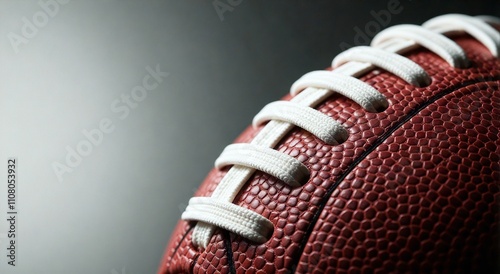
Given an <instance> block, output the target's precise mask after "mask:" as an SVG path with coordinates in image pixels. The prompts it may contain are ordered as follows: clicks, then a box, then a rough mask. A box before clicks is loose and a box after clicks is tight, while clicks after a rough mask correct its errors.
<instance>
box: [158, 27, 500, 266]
mask: <svg viewBox="0 0 500 274" xmlns="http://www.w3.org/2000/svg"><path fill="white" fill-rule="evenodd" d="M451 38H452V39H453V41H455V42H456V43H457V44H458V45H459V46H460V47H461V48H462V49H463V50H464V51H465V53H466V55H467V57H468V59H469V60H470V62H471V64H470V66H469V67H468V68H466V69H457V68H453V67H451V66H450V65H449V64H448V63H446V62H445V61H444V60H443V59H441V58H440V57H438V56H437V55H435V54H434V53H431V52H430V51H428V50H426V49H424V48H419V49H415V50H412V51H410V52H409V53H407V54H405V55H404V56H405V57H407V58H409V59H410V60H412V61H414V62H415V63H417V64H418V65H420V66H421V67H422V68H423V69H424V70H425V71H426V72H427V73H428V74H429V76H431V78H432V83H431V84H430V85H428V86H426V87H422V88H418V87H415V86H412V85H410V84H408V83H406V82H405V81H403V80H402V79H400V78H398V77H397V76H395V75H393V74H391V73H388V72H386V71H384V70H382V69H375V70H372V71H370V72H369V73H367V74H365V75H363V76H362V77H360V79H361V80H363V81H365V82H366V83H368V84H370V85H371V86H373V87H374V88H376V89H377V90H378V91H379V92H380V93H382V94H383V95H384V96H385V97H386V98H387V100H388V102H389V107H388V108H387V109H386V110H384V111H382V112H377V113H372V112H367V111H365V110H364V109H362V108H361V107H360V106H359V105H357V104H356V103H354V102H353V101H352V100H350V99H348V98H346V97H343V96H342V95H339V94H335V95H333V96H330V97H329V98H328V99H327V100H326V101H324V102H322V103H321V104H320V105H319V106H318V107H317V108H316V109H317V110H319V111H321V112H322V113H325V114H327V115H328V116H330V117H332V118H333V119H335V120H337V121H339V122H340V123H341V124H342V125H344V126H345V127H346V128H347V130H348V132H349V138H348V139H347V140H346V141H345V142H343V143H341V144H339V145H327V144H325V143H324V142H322V141H320V140H319V139H318V138H317V137H315V136H314V135H312V134H311V133H309V132H307V131H305V130H303V129H300V128H298V127H295V128H294V129H293V130H292V131H291V132H289V133H288V134H287V135H286V136H285V137H284V138H283V139H282V140H281V142H280V143H279V145H278V146H276V147H275V149H277V150H278V151H281V152H284V153H286V154H288V155H290V156H293V157H295V158H297V159H299V160H300V161H301V162H302V163H303V164H305V165H306V166H307V168H308V169H309V171H310V174H311V175H310V178H309V180H308V181H307V182H306V183H305V184H304V185H303V186H301V187H296V188H292V187H290V186H287V185H286V184H284V183H283V182H281V181H279V180H278V179H276V178H274V177H272V176H270V175H268V174H266V173H263V172H260V171H256V172H255V173H254V174H253V175H252V177H251V178H250V179H249V180H248V182H247V183H246V185H245V186H244V188H243V189H242V190H241V191H240V192H239V194H238V196H237V197H236V199H235V200H234V201H233V203H234V204H236V205H239V206H241V207H244V208H249V209H251V210H253V211H255V212H257V213H259V214H261V215H262V216H264V217H266V218H268V219H269V220H270V221H271V222H272V223H273V225H274V232H273V234H272V236H271V238H270V239H269V240H268V241H267V242H265V243H263V244H255V243H252V242H249V241H247V240H245V239H243V238H241V237H239V236H237V235H235V234H233V233H229V232H227V231H224V230H221V229H219V230H217V231H216V233H215V234H214V236H213V237H212V238H211V242H210V243H209V245H208V247H207V248H206V249H202V248H198V247H195V246H193V244H192V242H191V237H192V230H193V228H194V225H195V222H186V221H182V220H181V221H179V223H178V224H177V227H176V228H175V230H174V233H173V235H172V238H171V240H170V243H169V244H168V246H167V248H166V251H165V254H164V257H163V260H162V262H161V265H160V270H159V273H325V272H327V273H331V272H337V273H344V272H349V273H390V272H416V273H422V272H423V273H432V272H435V273H450V272H453V273H461V272H465V273H492V272H491V271H493V270H494V269H498V258H497V257H498V247H499V239H498V230H499V227H498V221H499V214H498V209H499V202H500V196H499V182H500V167H499V155H500V150H499V145H500V141H499V139H500V138H499V137H500V136H499V135H500V134H499V129H500V94H499V92H500V88H499V85H500V61H499V60H498V59H497V58H495V57H494V56H492V54H491V53H490V52H489V51H488V49H486V48H485V46H484V45H482V44H481V43H480V42H478V41H477V40H475V39H474V38H472V37H470V36H468V35H465V34H462V35H459V36H453V37H451ZM284 93H285V91H284ZM289 99H290V96H289V95H288V96H285V97H284V98H283V100H289ZM261 128H262V127H258V128H253V127H248V128H247V129H246V130H245V131H244V132H243V133H242V134H241V136H239V137H238V138H237V139H236V140H235V143H247V142H250V141H251V140H252V138H253V137H254V136H255V135H256V134H257V133H258V132H259V130H260V129H261ZM227 170H228V168H224V169H222V170H217V169H213V170H212V171H211V172H210V173H209V174H208V176H207V178H206V179H205V180H204V182H203V183H202V185H201V186H200V188H199V189H198V191H197V193H195V196H210V195H211V193H212V192H213V191H214V189H215V187H216V186H217V185H218V183H219V182H220V180H221V179H222V177H223V176H224V174H225V173H226V172H227Z"/></svg>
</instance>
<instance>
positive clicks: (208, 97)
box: [0, 0, 500, 274]
mask: <svg viewBox="0 0 500 274" xmlns="http://www.w3.org/2000/svg"><path fill="white" fill-rule="evenodd" d="M54 1H55V0H41V1H40V2H39V1H14V0H12V1H7V0H2V1H0V30H1V32H0V35H1V37H2V39H0V41H1V42H0V125H1V126H0V163H3V164H2V166H1V167H0V181H1V182H2V183H0V217H1V218H0V248H1V249H0V255H1V256H0V273H55V274H57V273H113V274H117V273H120V274H125V273H126V274H132V273H153V272H154V271H156V269H157V266H158V263H159V261H160V257H161V255H162V253H163V249H164V247H165V245H166V243H167V241H168V239H169V236H170V233H171V232H172V230H173V227H174V225H175V223H176V222H177V219H178V218H179V217H180V214H181V212H182V209H183V207H184V206H185V204H186V203H187V201H188V199H189V198H190V197H191V196H192V194H193V191H194V189H195V188H196V187H197V186H198V184H199V183H200V182H201V181H202V180H203V178H204V176H205V174H206V173H207V172H208V171H209V169H210V168H211V167H212V165H213V161H214V160H215V158H216V157H217V156H218V155H219V153H220V152H221V151H222V149H223V148H224V146H225V145H227V144H229V143H230V142H231V141H232V140H233V139H234V138H236V136H237V135H238V134H239V132H241V131H242V130H243V129H244V128H245V127H246V126H247V125H248V124H249V123H250V121H251V119H252V117H253V115H255V114H256V113H257V112H258V111H259V110H260V109H261V108H262V107H263V106H264V105H265V104H266V103H268V102H271V101H273V100H277V99H279V98H280V97H282V96H283V95H284V94H285V93H286V92H288V89H289V87H290V85H291V84H292V83H293V81H294V80H296V79H297V78H298V77H300V76H301V75H302V74H304V73H306V72H308V71H311V70H316V69H322V68H325V67H327V66H329V64H330V62H331V60H332V58H333V57H334V56H335V55H336V54H337V53H339V52H340V50H341V45H342V43H345V44H349V45H355V44H358V42H360V43H363V42H364V41H363V40H364V38H359V37H361V36H367V37H369V38H371V36H372V35H371V34H370V32H372V30H376V29H377V28H378V27H380V26H381V25H394V24H399V23H415V24H420V23H422V22H424V21H425V20H426V19H429V18H431V17H433V16H436V15H439V14H443V13H451V12H459V13H467V14H472V15H477V14H496V15H497V16H498V15H499V10H500V6H499V4H498V1H425V2H422V1H416V0H412V1H410V0H400V1H399V4H397V3H395V1H396V0H384V1H352V0H351V1H309V2H306V1H285V0H281V1H248V0H242V1H239V0H232V1H231V0H220V1H214V2H212V1H204V2H202V1H131V0H129V1H118V0H104V1H83V0H72V1H68V0H58V1H59V2H54ZM214 3H215V6H217V7H215V6H214ZM224 5H226V6H224ZM227 5H228V6H227ZM388 5H389V7H388ZM391 5H395V6H394V7H395V8H394V7H393V6H391ZM224 7H225V8H226V9H227V10H226V11H223V12H222V13H221V11H219V13H218V12H217V9H224ZM391 7H392V8H391ZM391 10H392V11H391ZM394 11H396V12H394ZM388 12H389V14H390V15H391V16H390V19H389V18H388V17H385V19H380V18H379V19H378V20H377V16H379V15H380V14H386V15H387V13H388ZM44 14H45V15H44ZM374 14H378V15H374ZM380 16H381V15H380ZM30 24H31V26H30ZM366 27H368V30H367V29H366ZM359 32H362V33H363V34H359ZM357 36H358V40H356V39H357ZM157 66H159V69H160V70H161V71H164V72H166V73H168V76H166V77H163V78H160V80H161V83H157V84H158V85H156V84H155V83H154V77H151V76H149V77H150V78H148V79H147V81H146V85H147V87H149V88H150V89H151V90H150V91H147V92H146V93H141V92H142V91H143V90H141V89H142V88H144V84H143V79H144V77H148V76H147V75H151V74H150V72H148V70H150V69H156V67H157ZM146 67H149V68H148V69H146ZM155 76H156V77H158V75H155ZM134 92H136V98H139V100H135V99H134V100H135V101H134V100H133V99H128V100H132V101H131V102H129V103H130V104H128V105H127V104H126V102H125V101H123V99H122V98H126V97H127V96H131V94H132V93H134ZM137 94H139V95H140V97H137ZM122 96H125V97H122ZM101 123H104V125H101V127H102V130H101V133H102V135H100V134H99V133H96V131H95V129H96V128H99V126H100V124H101ZM106 123H107V124H106ZM103 130H104V131H103ZM106 130H107V131H106ZM105 131H106V132H105ZM84 132H87V135H88V134H89V132H91V133H92V132H93V133H95V134H94V135H92V136H94V137H93V139H92V137H91V138H89V137H86V135H85V133H84ZM71 151H73V152H71ZM79 151H80V152H81V153H80V152H79ZM72 153H77V154H78V155H76V156H75V155H73V154H72ZM68 155H69V156H68ZM11 156H14V157H17V158H18V163H19V165H18V178H19V181H18V201H17V204H18V210H19V215H18V224H17V225H18V226H17V237H18V246H17V261H16V263H17V266H16V267H12V266H8V265H7V258H6V257H5V256H4V254H6V247H7V240H8V239H7V237H6V231H7V223H6V222H5V221H1V220H4V219H5V218H4V217H5V214H6V211H7V209H6V201H5V199H6V195H7V187H6V184H5V181H6V179H5V178H6V169H7V167H6V159H7V157H11ZM67 157H69V158H68V159H66V158H67ZM79 158H80V159H79ZM70 165H71V166H70ZM58 174H59V176H58Z"/></svg>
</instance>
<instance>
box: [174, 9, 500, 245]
mask: <svg viewBox="0 0 500 274" xmlns="http://www.w3.org/2000/svg"><path fill="white" fill-rule="evenodd" d="M499 20H500V19H498V18H495V17H486V16H480V17H470V16H466V15H460V14H450V15H443V16H439V17H436V18H433V19H431V20H429V21H427V22H426V23H424V24H423V26H422V27H421V26H415V25H399V26H394V27H390V28H388V29H386V30H384V31H382V32H381V33H379V34H378V35H377V36H375V38H374V39H373V41H372V43H371V47H366V46H361V47H355V48H351V49H349V50H347V51H345V52H343V53H341V54H339V55H338V56H337V57H335V59H334V60H333V62H332V67H333V68H334V70H333V71H313V72H310V73H307V74H305V75H304V76H302V77H301V78H300V79H299V80H297V81H296V82H295V83H294V84H293V85H292V87H291V90H290V92H291V94H292V95H293V96H294V97H293V98H292V99H291V100H290V101H289V102H285V101H278V102H274V103H271V104H268V105H267V106H266V107H264V109H262V111H261V112H260V113H259V114H257V116H256V117H255V119H254V121H253V124H254V126H258V125H261V124H262V123H264V122H267V121H269V122H268V123H267V125H266V126H264V127H263V128H262V129H261V131H260V132H259V133H258V134H257V135H256V136H255V138H254V139H253V140H252V141H251V143H249V144H232V145H229V146H228V147H227V148H226V149H225V150H224V151H223V152H222V154H221V156H220V157H219V158H218V159H217V161H216V163H215V166H216V167H217V168H221V167H224V166H227V165H233V166H232V167H231V168H230V169H229V171H228V172H227V174H226V175H225V176H224V177H223V178H222V180H221V182H220V183H219V185H218V186H217V187H216V188H215V190H214V192H213V194H212V196H211V197H193V198H191V199H190V201H189V205H188V207H187V208H186V210H185V212H184V213H183V214H182V219H184V220H190V221H197V222H198V223H197V224H196V227H195V229H194V230H193V236H192V241H193V244H194V245H196V246H200V247H203V248H206V247H207V245H208V243H209V242H210V238H211V236H212V234H213V233H214V230H215V228H216V227H220V228H223V229H226V230H228V231H230V232H233V233H235V234H237V235H239V236H241V237H244V238H246V239H248V240H250V241H252V242H255V243H258V244H260V243H264V242H265V241H267V239H269V237H270V235H271V234H272V232H273V224H272V222H271V221H270V220H268V219H267V218H266V217H265V216H261V215H260V214H258V213H256V212H254V211H252V210H251V209H248V208H245V207H242V206H238V205H236V204H233V203H232V202H233V200H234V198H235V197H236V195H237V194H238V192H239V191H240V189H241V188H242V187H243V185H244V184H245V183H246V181H247V180H248V179H249V178H250V176H251V175H252V174H253V173H254V172H255V170H260V171H263V172H265V173H268V174H270V175H272V176H274V177H276V178H278V179H280V180H282V181H284V182H285V183H287V184H288V185H290V187H298V186H300V185H302V184H303V183H305V182H306V181H307V179H308V177H309V171H308V169H307V167H306V166H305V165H304V164H302V163H301V162H300V161H299V160H297V159H295V158H293V157H291V156H289V155H287V154H285V153H283V152H279V151H277V150H275V149H273V147H275V146H276V145H277V144H278V142H279V141H280V140H281V139H282V138H283V136H285V134H286V133H287V132H289V131H290V130H291V129H292V128H293V127H294V126H298V127H300V128H303V129H305V130H307V131H309V132H311V133H312V134H313V135H315V136H316V137H318V138H319V139H321V140H322V141H323V142H325V143H327V144H330V145H335V144H338V143H341V142H343V141H345V140H346V139H347V138H348V132H347V130H346V129H345V128H344V127H343V126H342V124H340V123H339V122H337V121H335V120H334V119H332V118H331V117H329V116H327V115H326V114H323V113H321V112H319V111H318V110H315V109H314V107H315V106H316V105H318V104H319V103H321V102H322V101H324V100H325V99H326V98H327V97H329V96H330V95H331V94H333V93H334V92H336V93H340V94H342V95H343V96H345V97H347V98H349V99H351V100H353V101H354V102H356V103H357V104H359V105H360V106H361V107H362V108H364V109H365V110H367V111H371V112H376V111H383V110H384V109H385V108H387V106H388V102H387V100H386V98H385V97H384V96H383V95H382V94H381V93H380V92H378V91H377V90H376V89H374V88H373V87H372V86H370V85H368V84H367V83H365V82H363V81H361V80H359V79H357V78H356V77H359V76H360V75H362V74H364V73H366V72H368V71H370V70H372V69H374V68H375V67H380V68H383V69H385V70H386V71H388V72H390V73H393V74H395V75H396V76H398V77H400V78H401V79H403V80H404V81H406V82H407V83H409V84H411V85H414V86H417V87H423V86H426V85H428V84H430V82H431V78H430V77H429V75H428V74H427V73H426V72H425V71H424V70H423V69H422V68H421V67H420V66H419V65H418V64H416V63H414V62H413V61H411V60H409V59H407V58H405V57H403V56H401V55H400V54H403V53H405V52H407V51H409V50H412V49H414V48H416V47H419V46H421V47H425V48H427V49H428V50H430V51H431V52H434V53H435V54H436V55H438V56H440V57H441V58H443V59H444V60H445V61H446V62H448V63H449V64H450V65H451V66H453V67H456V68H465V67H467V65H468V63H469V61H468V60H467V57H466V55H465V53H464V52H463V50H462V48H460V47H459V46H458V45H457V44H456V43H455V42H453V41H452V40H450V39H449V38H447V37H446V36H444V35H453V34H455V33H463V32H465V33H468V34H469V35H471V36H472V37H474V38H476V39H477V40H478V41H480V42H481V43H482V44H483V45H485V46H486V47H487V48H488V49H489V51H490V52H491V53H492V54H493V55H494V56H495V57H498V52H499V48H500V34H499V32H497V31H496V30H495V29H494V28H493V27H491V26H490V25H488V22H489V23H498V22H499ZM443 34H444V35H443Z"/></svg>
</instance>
